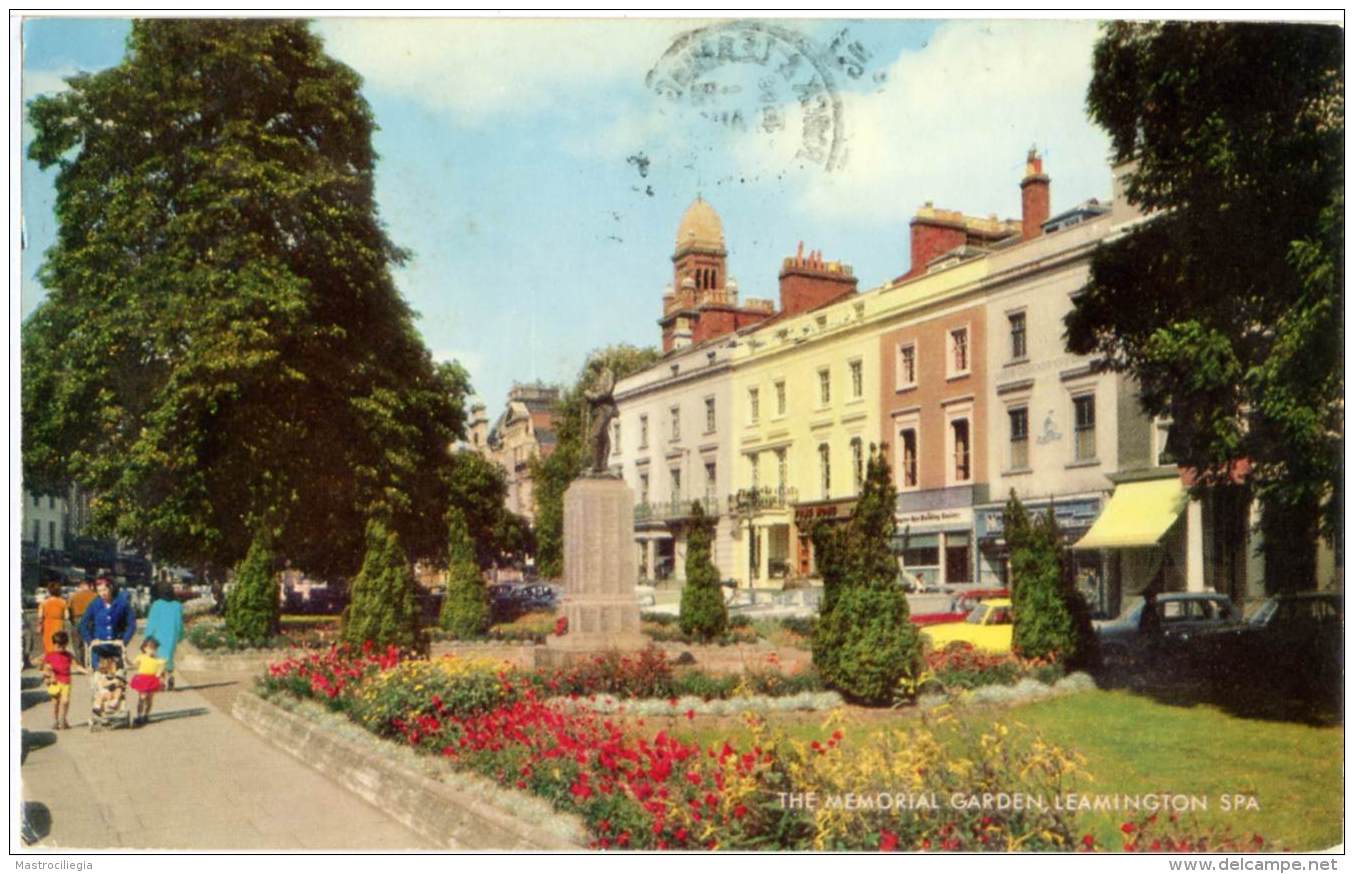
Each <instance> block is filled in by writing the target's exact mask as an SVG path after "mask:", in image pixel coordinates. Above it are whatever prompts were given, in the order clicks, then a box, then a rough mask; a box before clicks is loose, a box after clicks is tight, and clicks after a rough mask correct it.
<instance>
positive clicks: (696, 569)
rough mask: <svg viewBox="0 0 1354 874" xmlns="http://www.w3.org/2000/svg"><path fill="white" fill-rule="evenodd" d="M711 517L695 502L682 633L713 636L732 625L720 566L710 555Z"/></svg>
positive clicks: (694, 635)
mask: <svg viewBox="0 0 1354 874" xmlns="http://www.w3.org/2000/svg"><path fill="white" fill-rule="evenodd" d="M710 529H711V524H710V519H709V518H708V517H707V516H706V515H705V510H704V508H703V507H701V504H700V502H699V501H696V502H695V503H694V504H693V505H692V519H691V527H690V533H689V534H688V535H687V540H686V585H685V586H683V587H682V603H681V607H680V610H681V612H680V614H679V616H678V624H679V625H680V626H681V628H682V633H683V634H687V635H690V636H692V637H697V638H700V639H701V640H713V639H714V638H717V637H719V636H720V635H722V634H723V633H724V632H725V631H726V630H727V629H728V627H729V611H728V608H727V607H725V606H724V593H723V592H722V591H721V590H720V587H719V570H718V569H717V568H716V567H715V563H714V561H713V560H712V559H711V558H710V540H711V530H710Z"/></svg>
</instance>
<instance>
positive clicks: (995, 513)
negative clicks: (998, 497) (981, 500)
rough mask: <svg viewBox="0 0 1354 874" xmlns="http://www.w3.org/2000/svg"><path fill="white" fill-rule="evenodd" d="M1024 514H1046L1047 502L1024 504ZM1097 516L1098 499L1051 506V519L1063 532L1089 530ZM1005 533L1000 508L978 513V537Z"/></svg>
mask: <svg viewBox="0 0 1354 874" xmlns="http://www.w3.org/2000/svg"><path fill="white" fill-rule="evenodd" d="M1025 512H1026V513H1028V514H1029V515H1030V516H1031V517H1033V516H1034V515H1036V514H1039V513H1047V512H1048V502H1047V501H1045V502H1044V503H1042V504H1026V505H1025ZM1099 516H1100V499H1099V498H1083V499H1080V500H1076V501H1057V502H1054V504H1053V518H1054V519H1055V520H1056V521H1057V523H1058V527H1059V528H1062V529H1064V530H1076V529H1080V528H1089V527H1090V526H1091V524H1092V523H1094V522H1095V520H1096V518H1097V517H1099ZM1005 531H1006V520H1005V519H1004V518H1003V516H1002V508H1001V507H993V508H989V509H985V510H979V511H978V536H979V537H1001V536H1002V534H1003V533H1005Z"/></svg>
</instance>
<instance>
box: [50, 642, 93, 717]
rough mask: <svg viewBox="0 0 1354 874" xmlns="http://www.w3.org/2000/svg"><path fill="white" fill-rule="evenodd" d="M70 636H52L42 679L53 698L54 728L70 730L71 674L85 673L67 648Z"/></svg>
mask: <svg viewBox="0 0 1354 874" xmlns="http://www.w3.org/2000/svg"><path fill="white" fill-rule="evenodd" d="M69 644H70V635H69V634H67V633H66V632H65V631H57V632H55V633H53V634H52V646H53V649H52V651H51V652H49V653H47V655H45V656H43V657H42V679H43V682H45V683H46V684H47V694H48V695H50V696H52V719H53V722H52V728H55V729H58V730H59V729H63V728H70V727H71V724H70V723H69V722H67V721H66V716H67V714H69V713H70V709H71V672H72V671H77V672H79V673H81V674H83V673H85V669H84V668H82V667H80V666H79V665H78V664H76V663H75V657H74V656H72V655H71V652H70V650H69V649H68V648H67V647H68V646H69Z"/></svg>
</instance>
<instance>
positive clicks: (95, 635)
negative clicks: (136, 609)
mask: <svg viewBox="0 0 1354 874" xmlns="http://www.w3.org/2000/svg"><path fill="white" fill-rule="evenodd" d="M94 590H95V591H96V592H98V593H99V597H98V598H97V599H95V600H94V601H93V602H92V603H91V604H90V605H89V608H88V609H87V610H85V616H84V619H83V620H81V622H80V636H81V637H83V638H84V639H85V642H86V643H88V642H89V641H93V640H121V641H122V642H123V644H124V645H126V644H130V643H131V642H132V635H134V634H136V615H135V614H134V613H132V605H131V602H129V601H128V600H127V595H126V593H125V592H116V591H115V590H114V588H113V581H112V580H110V579H107V578H100V579H99V581H98V582H97V583H96V584H95V586H94ZM117 654H118V653H117V650H116V649H114V648H113V647H95V648H94V650H93V655H92V657H91V662H92V664H91V665H90V667H92V668H97V667H98V666H99V657H100V656H104V655H117Z"/></svg>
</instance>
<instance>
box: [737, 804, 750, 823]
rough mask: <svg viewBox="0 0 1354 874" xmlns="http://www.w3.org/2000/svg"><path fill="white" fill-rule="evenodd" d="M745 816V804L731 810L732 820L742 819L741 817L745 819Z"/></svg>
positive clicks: (746, 811)
mask: <svg viewBox="0 0 1354 874" xmlns="http://www.w3.org/2000/svg"><path fill="white" fill-rule="evenodd" d="M747 815H748V808H747V805H746V804H740V805H738V806H737V807H735V808H734V809H733V818H734V819H742V818H743V817H745V816H747Z"/></svg>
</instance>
